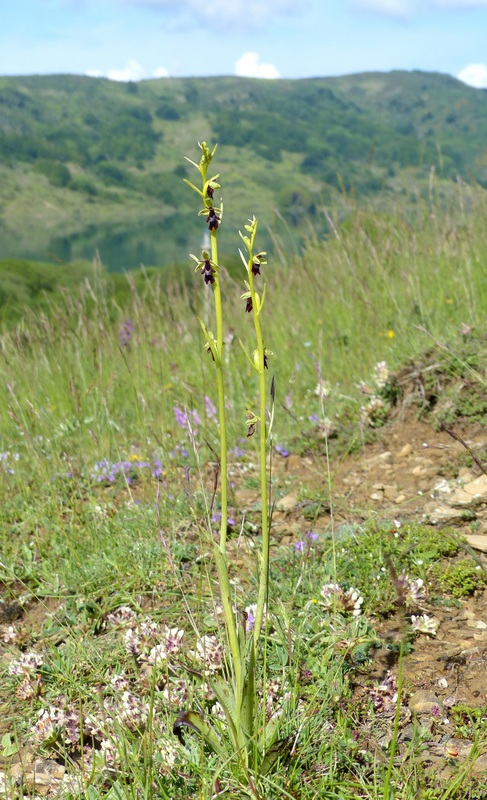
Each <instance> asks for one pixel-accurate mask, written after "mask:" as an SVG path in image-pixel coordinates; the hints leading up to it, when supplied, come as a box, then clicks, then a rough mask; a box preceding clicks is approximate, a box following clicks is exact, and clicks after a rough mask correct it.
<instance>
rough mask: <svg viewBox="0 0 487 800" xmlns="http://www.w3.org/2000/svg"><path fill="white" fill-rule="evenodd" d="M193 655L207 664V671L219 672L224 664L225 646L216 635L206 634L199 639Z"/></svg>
mask: <svg viewBox="0 0 487 800" xmlns="http://www.w3.org/2000/svg"><path fill="white" fill-rule="evenodd" d="M193 655H194V656H195V658H196V659H197V661H200V662H202V663H203V664H204V665H205V667H206V669H205V672H206V673H211V672H218V670H220V669H221V668H222V666H223V646H222V645H221V643H220V642H218V640H217V638H216V636H206V635H205V636H202V637H201V638H200V639H198V641H197V642H196V651H195V652H194V653H193Z"/></svg>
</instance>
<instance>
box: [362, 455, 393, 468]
mask: <svg viewBox="0 0 487 800" xmlns="http://www.w3.org/2000/svg"><path fill="white" fill-rule="evenodd" d="M392 463H393V458H392V453H391V452H390V451H389V450H386V452H385V453H379V455H377V456H372V458H368V459H367V460H366V462H365V467H366V469H374V468H375V467H380V468H384V467H389V466H390V465H391V464H392Z"/></svg>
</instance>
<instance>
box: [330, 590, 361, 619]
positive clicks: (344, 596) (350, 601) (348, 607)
mask: <svg viewBox="0 0 487 800" xmlns="http://www.w3.org/2000/svg"><path fill="white" fill-rule="evenodd" d="M321 596H322V597H323V600H324V606H325V608H335V609H336V610H337V611H341V612H345V613H351V614H352V615H353V616H354V617H358V616H360V614H361V613H362V609H361V606H362V603H363V602H364V598H363V597H362V596H361V594H360V592H359V591H358V589H354V588H353V586H351V587H350V589H347V590H346V591H345V590H344V589H342V588H341V586H339V585H338V584H337V583H327V584H325V586H323V588H322V590H321Z"/></svg>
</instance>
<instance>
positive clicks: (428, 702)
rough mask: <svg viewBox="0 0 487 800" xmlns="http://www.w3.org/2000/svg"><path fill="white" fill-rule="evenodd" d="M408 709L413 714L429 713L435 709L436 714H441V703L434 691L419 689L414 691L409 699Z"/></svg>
mask: <svg viewBox="0 0 487 800" xmlns="http://www.w3.org/2000/svg"><path fill="white" fill-rule="evenodd" d="M409 710H410V711H411V713H413V714H431V712H432V711H435V710H436V711H437V713H438V714H441V713H442V711H443V703H442V702H441V700H439V699H438V697H437V696H436V695H435V694H434V692H429V691H428V690H427V689H419V690H418V691H417V692H414V694H413V695H412V697H411V699H410V700H409Z"/></svg>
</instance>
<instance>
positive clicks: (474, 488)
mask: <svg viewBox="0 0 487 800" xmlns="http://www.w3.org/2000/svg"><path fill="white" fill-rule="evenodd" d="M463 489H464V491H465V492H468V493H469V494H471V495H473V496H474V497H480V498H482V500H487V475H480V476H479V477H478V478H475V480H474V481H470V483H466V484H465V485H464V487H463Z"/></svg>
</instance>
